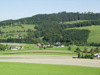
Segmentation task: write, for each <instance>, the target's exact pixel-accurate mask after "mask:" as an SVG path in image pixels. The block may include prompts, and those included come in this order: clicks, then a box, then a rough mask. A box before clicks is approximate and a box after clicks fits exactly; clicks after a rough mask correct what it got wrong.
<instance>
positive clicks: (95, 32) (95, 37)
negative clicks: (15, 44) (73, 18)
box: [71, 25, 100, 43]
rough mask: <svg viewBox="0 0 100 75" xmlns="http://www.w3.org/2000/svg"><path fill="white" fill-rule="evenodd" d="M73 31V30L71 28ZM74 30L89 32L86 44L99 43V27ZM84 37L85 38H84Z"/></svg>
mask: <svg viewBox="0 0 100 75" xmlns="http://www.w3.org/2000/svg"><path fill="white" fill-rule="evenodd" d="M71 29H73V28H71ZM74 29H88V30H89V31H90V34H89V38H88V40H87V41H88V43H100V25H96V26H86V27H75V28H74ZM84 37H85V36H84Z"/></svg>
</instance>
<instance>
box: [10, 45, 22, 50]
mask: <svg viewBox="0 0 100 75" xmlns="http://www.w3.org/2000/svg"><path fill="white" fill-rule="evenodd" d="M20 49H21V47H16V46H12V47H10V50H20Z"/></svg>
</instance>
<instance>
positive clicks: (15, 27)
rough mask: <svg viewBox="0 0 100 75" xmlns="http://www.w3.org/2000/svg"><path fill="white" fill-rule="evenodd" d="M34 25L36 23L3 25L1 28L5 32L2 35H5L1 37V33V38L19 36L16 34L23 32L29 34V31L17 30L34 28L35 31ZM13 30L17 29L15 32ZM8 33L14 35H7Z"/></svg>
mask: <svg viewBox="0 0 100 75" xmlns="http://www.w3.org/2000/svg"><path fill="white" fill-rule="evenodd" d="M34 26H35V25H27V24H24V25H22V26H2V27H0V30H1V31H3V32H5V33H4V34H3V35H2V36H3V37H1V35H0V38H1V39H6V38H9V37H12V38H17V37H16V34H22V35H23V36H24V35H27V32H17V31H24V30H25V31H27V30H28V29H32V30H33V31H35V29H34ZM22 27H23V28H22ZM12 31H15V32H12ZM6 35H12V36H8V37H6Z"/></svg>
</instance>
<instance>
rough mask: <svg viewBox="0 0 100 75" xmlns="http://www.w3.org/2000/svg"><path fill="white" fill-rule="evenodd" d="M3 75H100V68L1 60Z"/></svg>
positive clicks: (0, 70) (0, 71)
mask: <svg viewBox="0 0 100 75" xmlns="http://www.w3.org/2000/svg"><path fill="white" fill-rule="evenodd" d="M0 74H1V75H100V68H95V67H81V66H67V65H47V64H32V63H8V62H0Z"/></svg>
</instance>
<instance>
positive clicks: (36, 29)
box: [0, 12, 100, 45]
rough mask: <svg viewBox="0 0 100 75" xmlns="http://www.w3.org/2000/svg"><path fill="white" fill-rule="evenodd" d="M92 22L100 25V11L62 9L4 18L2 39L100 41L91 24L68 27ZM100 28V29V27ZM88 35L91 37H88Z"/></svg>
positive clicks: (1, 25)
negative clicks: (94, 38) (16, 17)
mask: <svg viewBox="0 0 100 75" xmlns="http://www.w3.org/2000/svg"><path fill="white" fill-rule="evenodd" d="M92 25H94V26H96V25H100V13H87V14H83V13H79V12H77V13H74V12H59V13H53V14H38V15H34V16H32V17H28V18H22V19H18V20H6V21H2V22H0V42H16V43H34V44H36V43H40V42H41V43H45V44H53V45H55V43H56V42H61V44H64V45H69V44H76V45H87V44H88V43H92V42H93V43H99V42H98V41H91V40H92V39H91V38H92V37H93V36H92V35H91V32H90V31H91V30H89V29H87V28H86V29H84V30H80V29H79V30H77V29H72V30H66V28H67V29H68V28H73V27H84V26H92ZM93 32H94V31H93ZM97 32H98V33H99V31H97ZM89 33H90V35H89ZM88 35H89V39H91V40H89V39H88ZM77 36H79V37H77ZM84 36H85V37H84ZM90 37H91V38H90ZM95 37H96V35H95ZM87 40H88V42H87Z"/></svg>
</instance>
